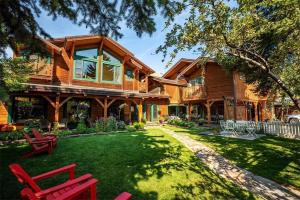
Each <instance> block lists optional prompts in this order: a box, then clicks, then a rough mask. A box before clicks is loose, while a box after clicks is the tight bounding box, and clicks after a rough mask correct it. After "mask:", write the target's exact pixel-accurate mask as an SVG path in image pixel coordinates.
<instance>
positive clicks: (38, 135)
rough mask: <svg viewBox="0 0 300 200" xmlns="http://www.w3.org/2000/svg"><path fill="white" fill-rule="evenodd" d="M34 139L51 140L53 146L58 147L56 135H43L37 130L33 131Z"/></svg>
mask: <svg viewBox="0 0 300 200" xmlns="http://www.w3.org/2000/svg"><path fill="white" fill-rule="evenodd" d="M31 131H32V133H33V135H34V137H35V139H36V140H51V141H52V144H53V146H54V147H55V146H56V143H57V136H56V135H54V134H44V135H43V134H41V133H40V132H39V131H38V130H36V129H35V128H33V129H31Z"/></svg>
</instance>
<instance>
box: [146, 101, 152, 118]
mask: <svg viewBox="0 0 300 200" xmlns="http://www.w3.org/2000/svg"><path fill="white" fill-rule="evenodd" d="M146 106H147V108H146V116H147V121H151V105H150V104H147V105H146Z"/></svg>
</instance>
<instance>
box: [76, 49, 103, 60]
mask: <svg viewBox="0 0 300 200" xmlns="http://www.w3.org/2000/svg"><path fill="white" fill-rule="evenodd" d="M97 56H98V50H97V49H82V50H77V51H76V52H75V57H83V58H91V59H97Z"/></svg>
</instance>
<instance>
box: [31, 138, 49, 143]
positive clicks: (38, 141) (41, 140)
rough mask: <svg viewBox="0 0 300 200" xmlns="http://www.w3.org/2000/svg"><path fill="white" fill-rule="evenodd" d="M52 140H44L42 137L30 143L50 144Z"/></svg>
mask: <svg viewBox="0 0 300 200" xmlns="http://www.w3.org/2000/svg"><path fill="white" fill-rule="evenodd" d="M51 142H52V141H51V140H48V139H47V140H44V139H40V140H36V139H35V140H34V141H31V142H30V143H31V144H49V143H51Z"/></svg>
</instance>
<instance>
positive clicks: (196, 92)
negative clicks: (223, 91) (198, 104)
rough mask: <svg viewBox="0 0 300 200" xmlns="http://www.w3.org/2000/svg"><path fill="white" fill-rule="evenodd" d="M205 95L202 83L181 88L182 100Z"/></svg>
mask: <svg viewBox="0 0 300 200" xmlns="http://www.w3.org/2000/svg"><path fill="white" fill-rule="evenodd" d="M206 97H207V94H206V89H205V86H204V85H195V86H188V87H186V88H183V100H184V101H187V100H200V99H205V98H206Z"/></svg>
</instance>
